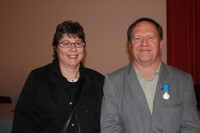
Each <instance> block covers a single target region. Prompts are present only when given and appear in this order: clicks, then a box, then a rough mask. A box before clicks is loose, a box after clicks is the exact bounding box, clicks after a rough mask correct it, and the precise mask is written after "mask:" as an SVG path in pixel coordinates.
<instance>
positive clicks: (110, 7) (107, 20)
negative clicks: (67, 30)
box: [0, 0, 166, 102]
mask: <svg viewBox="0 0 200 133" xmlns="http://www.w3.org/2000/svg"><path fill="white" fill-rule="evenodd" d="M143 16H146V17H152V18H154V19H155V20H157V21H158V22H160V23H161V25H163V28H164V36H165V38H166V1H165V0H16V1H14V0H13V1H9V0H1V1H0V18H1V21H0V40H1V48H0V54H1V56H0V60H1V64H0V67H1V69H0V82H1V83H0V95H8V96H11V97H12V99H13V101H14V102H15V101H16V100H17V98H18V96H19V93H20V91H21V89H22V87H23V85H24V82H25V80H26V78H27V76H28V74H29V72H30V71H31V70H32V69H34V68H36V67H39V66H43V65H45V64H47V63H49V62H51V60H52V47H51V42H52V38H53V34H54V32H55V27H56V25H57V24H58V23H60V22H62V21H64V20H75V21H79V22H80V23H81V24H82V25H83V27H84V29H85V33H86V41H87V58H86V64H85V65H86V66H88V67H90V68H93V69H96V70H98V71H99V72H101V73H103V74H107V73H109V72H112V71H114V70H116V69H118V68H119V67H122V66H124V65H126V64H127V63H128V55H127V52H126V31H127V28H128V26H129V25H130V24H131V23H132V22H133V21H134V20H135V19H137V18H139V17H143ZM163 60H164V61H165V62H166V47H164V50H163Z"/></svg>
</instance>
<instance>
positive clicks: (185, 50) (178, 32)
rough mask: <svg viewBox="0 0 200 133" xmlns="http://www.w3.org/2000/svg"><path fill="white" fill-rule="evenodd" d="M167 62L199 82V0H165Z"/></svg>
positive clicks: (195, 81)
mask: <svg viewBox="0 0 200 133" xmlns="http://www.w3.org/2000/svg"><path fill="white" fill-rule="evenodd" d="M167 63H168V64H169V65H172V66H175V67H177V68H179V69H182V70H184V71H186V72H188V73H190V74H191V75H192V76H193V79H194V83H196V84H200V0H167Z"/></svg>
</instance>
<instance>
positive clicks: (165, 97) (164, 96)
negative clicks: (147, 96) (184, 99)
mask: <svg viewBox="0 0 200 133" xmlns="http://www.w3.org/2000/svg"><path fill="white" fill-rule="evenodd" d="M163 98H164V99H165V100H167V99H169V94H168V93H167V92H165V94H164V95H163Z"/></svg>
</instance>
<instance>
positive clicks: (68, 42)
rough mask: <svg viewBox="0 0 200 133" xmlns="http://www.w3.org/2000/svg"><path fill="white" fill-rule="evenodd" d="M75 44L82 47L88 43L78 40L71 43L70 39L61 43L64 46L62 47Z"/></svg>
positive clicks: (69, 46)
mask: <svg viewBox="0 0 200 133" xmlns="http://www.w3.org/2000/svg"><path fill="white" fill-rule="evenodd" d="M73 44H74V46H75V47H76V48H82V47H84V46H85V45H86V44H85V43H84V42H82V41H77V42H74V43H71V42H70V41H63V42H61V43H59V45H60V47H62V48H71V47H72V45H73Z"/></svg>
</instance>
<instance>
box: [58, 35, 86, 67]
mask: <svg viewBox="0 0 200 133" xmlns="http://www.w3.org/2000/svg"><path fill="white" fill-rule="evenodd" d="M66 42H68V43H69V42H70V43H72V44H71V47H62V44H64V43H65V44H66ZM77 42H78V43H80V42H82V40H81V39H80V38H78V37H77V36H73V35H69V34H63V38H61V39H60V41H59V44H58V47H57V54H58V59H59V63H60V66H61V67H65V68H72V69H73V68H77V67H79V65H80V62H81V61H82V59H83V57H84V52H85V51H84V50H85V48H84V47H78V48H77V47H76V46H75V44H74V43H77Z"/></svg>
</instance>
